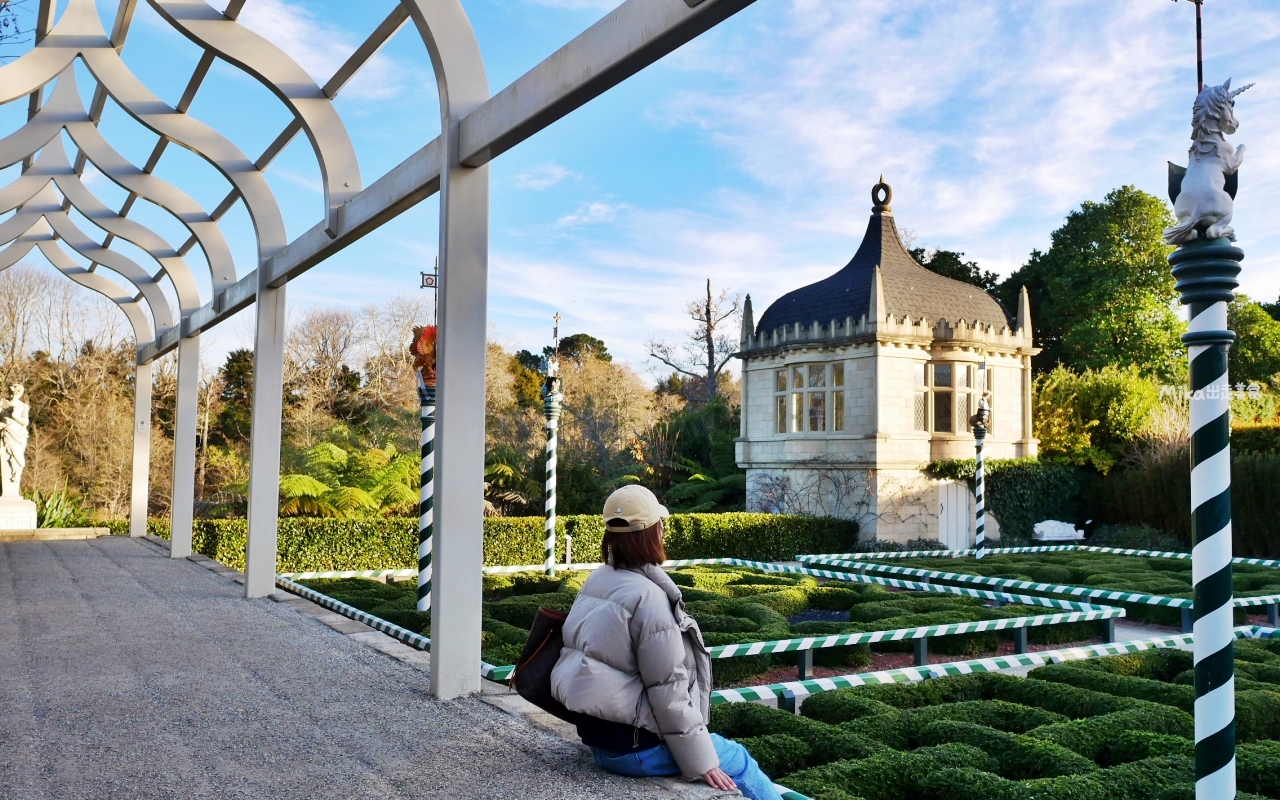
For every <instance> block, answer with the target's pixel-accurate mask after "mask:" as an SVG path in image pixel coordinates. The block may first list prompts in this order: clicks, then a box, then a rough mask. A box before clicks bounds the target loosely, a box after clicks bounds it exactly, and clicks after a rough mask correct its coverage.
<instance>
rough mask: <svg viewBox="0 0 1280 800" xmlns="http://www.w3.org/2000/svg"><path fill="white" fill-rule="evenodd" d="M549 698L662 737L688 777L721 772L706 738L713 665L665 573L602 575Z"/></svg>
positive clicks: (576, 618) (572, 621) (588, 593)
mask: <svg viewBox="0 0 1280 800" xmlns="http://www.w3.org/2000/svg"><path fill="white" fill-rule="evenodd" d="M551 693H552V694H553V695H554V696H555V698H556V699H557V700H559V701H560V702H561V703H564V704H565V706H567V707H568V708H569V709H570V710H572V711H578V712H581V713H583V714H590V715H591V716H593V717H597V718H599V719H605V720H609V721H610V722H621V723H624V724H627V725H633V726H635V727H637V728H644V729H645V730H648V731H652V732H653V733H656V734H658V735H659V736H661V737H662V740H663V741H664V742H665V743H666V744H667V746H668V747H670V748H671V754H672V755H673V756H674V757H675V760H676V763H677V764H679V765H680V770H681V772H682V773H683V774H684V776H685V777H686V778H689V779H690V780H692V779H695V778H698V777H701V776H702V775H704V774H706V773H707V772H709V771H710V770H712V769H715V768H716V767H719V766H720V759H719V757H717V756H716V750H715V745H714V744H712V742H711V735H710V734H709V733H708V732H707V719H708V717H709V713H710V708H711V658H710V656H709V655H708V654H707V648H706V645H705V644H703V642H702V632H701V631H699V630H698V623H697V622H696V621H695V620H694V619H693V617H691V616H689V615H688V614H686V613H685V610H684V600H683V599H682V597H681V595H680V589H679V588H678V587H677V586H676V585H675V583H674V582H672V580H671V578H670V577H669V576H668V575H667V573H665V572H663V571H662V568H661V567H657V566H653V565H650V566H646V567H645V568H644V569H641V570H626V569H614V568H613V567H609V566H605V567H601V568H600V569H598V570H596V571H595V572H594V573H593V574H592V575H591V577H590V578H588V579H587V582H586V583H585V584H584V585H583V587H582V590H581V591H580V592H578V598H577V599H576V600H575V601H574V602H573V608H572V609H570V611H569V618H568V619H567V620H565V624H564V649H563V650H561V651H560V660H559V661H558V662H557V663H556V667H555V669H554V670H553V671H552V672H551Z"/></svg>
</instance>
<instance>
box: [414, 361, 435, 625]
mask: <svg viewBox="0 0 1280 800" xmlns="http://www.w3.org/2000/svg"><path fill="white" fill-rule="evenodd" d="M418 403H419V407H420V413H419V417H420V419H421V421H422V473H421V474H422V479H421V481H420V483H419V490H418V610H419V611H430V610H431V534H432V529H433V528H434V525H435V511H434V506H435V478H436V453H435V449H436V387H435V384H434V383H432V384H431V385H429V386H428V385H427V383H426V382H425V381H424V380H423V379H422V375H421V374H419V375H418Z"/></svg>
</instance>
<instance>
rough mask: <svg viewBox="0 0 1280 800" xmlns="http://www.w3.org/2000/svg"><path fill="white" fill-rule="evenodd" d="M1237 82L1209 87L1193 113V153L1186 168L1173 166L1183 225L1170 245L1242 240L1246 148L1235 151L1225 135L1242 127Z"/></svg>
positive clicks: (1168, 239) (1176, 208) (1172, 189)
mask: <svg viewBox="0 0 1280 800" xmlns="http://www.w3.org/2000/svg"><path fill="white" fill-rule="evenodd" d="M1252 85H1253V84H1252V83H1250V84H1248V85H1246V86H1243V87H1241V88H1239V89H1236V90H1235V91H1232V90H1231V79H1230V78H1228V79H1227V82H1226V83H1224V84H1222V85H1221V86H1206V87H1205V88H1204V90H1203V91H1201V92H1200V94H1199V95H1197V96H1196V102H1195V104H1194V105H1193V106H1192V107H1191V141H1192V144H1191V150H1190V151H1189V161H1188V164H1187V166H1186V168H1183V167H1180V166H1178V165H1177V164H1174V163H1172V162H1170V163H1169V199H1170V200H1172V201H1173V213H1174V214H1175V215H1176V216H1177V218H1178V224H1177V225H1174V226H1173V227H1172V228H1168V229H1166V230H1165V232H1164V241H1165V244H1186V243H1187V242H1190V241H1193V240H1194V239H1196V238H1198V237H1200V236H1203V237H1204V238H1206V239H1218V238H1221V237H1224V236H1225V237H1226V238H1228V239H1230V240H1231V241H1233V242H1234V241H1235V240H1236V232H1235V231H1234V230H1232V229H1231V212H1232V203H1233V202H1234V200H1235V197H1236V187H1237V186H1238V185H1239V180H1240V176H1239V173H1238V172H1237V170H1239V169H1240V162H1242V161H1244V145H1240V146H1239V147H1237V148H1236V149H1235V150H1232V149H1231V145H1230V144H1229V143H1228V142H1227V139H1226V136H1225V134H1231V133H1235V132H1236V129H1237V128H1239V127H1240V123H1239V122H1238V121H1237V120H1236V113H1235V107H1236V103H1235V97H1236V95H1238V94H1240V93H1241V92H1243V91H1244V90H1245V89H1248V88H1249V87H1250V86H1252Z"/></svg>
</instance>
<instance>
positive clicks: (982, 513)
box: [973, 361, 989, 558]
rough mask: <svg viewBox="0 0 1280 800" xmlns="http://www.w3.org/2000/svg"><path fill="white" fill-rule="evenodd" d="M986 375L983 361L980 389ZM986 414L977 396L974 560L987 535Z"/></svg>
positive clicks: (982, 552)
mask: <svg viewBox="0 0 1280 800" xmlns="http://www.w3.org/2000/svg"><path fill="white" fill-rule="evenodd" d="M986 373H987V370H986V362H985V361H984V362H983V363H982V366H981V367H980V368H979V369H978V374H979V376H981V377H980V378H979V381H980V383H979V384H978V385H979V386H980V387H981V388H982V389H985V388H986V385H987V384H986V377H987V374H986ZM988 413H989V410H988V408H987V398H986V397H984V396H982V395H979V396H978V413H977V414H976V415H975V416H974V419H975V420H976V421H975V422H974V423H973V440H974V447H975V448H977V455H976V461H977V468H976V469H975V470H974V476H973V499H974V513H973V519H974V523H973V527H974V534H973V557H974V558H982V557H983V556H985V555H986V554H987V534H986V530H987V523H986V514H987V511H986V499H985V495H986V487H985V485H984V484H985V482H986V481H985V477H984V475H983V469H982V445H983V443H984V440H985V439H986V438H987V414H988Z"/></svg>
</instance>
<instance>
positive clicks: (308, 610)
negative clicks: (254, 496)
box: [140, 534, 742, 800]
mask: <svg viewBox="0 0 1280 800" xmlns="http://www.w3.org/2000/svg"><path fill="white" fill-rule="evenodd" d="M140 538H142V539H143V540H144V541H147V542H149V543H150V544H152V545H155V546H156V547H158V548H160V549H161V550H163V551H164V552H165V553H166V554H167V553H168V552H169V541H168V540H167V539H161V538H160V537H158V536H155V535H153V534H147V535H146V536H144V537H140ZM187 560H188V561H191V562H193V563H196V564H199V565H200V566H202V567H204V568H205V569H207V570H209V571H210V572H212V573H214V574H215V575H222V576H226V577H227V578H229V579H230V580H231V581H233V582H235V583H238V584H244V573H243V572H240V571H239V570H235V569H232V568H231V567H228V566H226V565H225V564H222V563H220V562H218V561H214V560H213V559H212V558H209V557H208V556H206V555H203V554H201V553H193V554H192V555H189V556H187ZM269 597H270V598H271V599H272V600H274V601H276V602H277V603H281V604H283V605H287V606H289V607H291V608H293V609H294V610H296V611H298V612H300V613H302V614H305V615H307V616H309V617H311V618H313V619H315V620H316V621H318V622H321V623H323V624H324V625H327V626H328V627H330V628H332V629H333V630H335V631H337V632H338V633H341V634H343V635H344V636H348V637H350V638H351V640H352V641H356V642H359V643H360V644H362V645H364V646H366V647H368V648H370V649H372V650H376V651H378V652H379V653H382V654H383V655H386V656H389V657H391V658H394V659H395V660H397V661H400V662H402V663H404V664H406V665H408V666H409V667H411V668H413V669H416V670H419V671H421V672H430V671H431V654H430V653H426V652H423V651H421V650H418V649H416V648H413V647H410V646H409V645H407V644H404V643H402V642H399V641H397V640H396V639H393V638H391V637H390V636H387V635H386V634H384V633H382V632H380V631H378V630H375V629H374V628H371V627H369V626H368V625H365V624H364V623H363V622H357V621H356V620H353V619H349V618H347V617H344V616H342V615H341V614H338V613H336V612H333V611H330V610H329V609H327V608H325V607H323V606H321V605H318V604H316V603H313V602H311V601H310V600H307V599H304V598H302V597H298V596H297V595H295V594H290V593H289V592H286V591H284V590H283V589H276V590H275V591H273V592H272V593H271V594H270V595H269ZM476 699H478V700H480V701H481V702H483V703H487V704H488V705H491V706H493V707H494V708H497V709H499V710H501V711H504V712H505V713H507V714H509V715H511V716H513V717H516V718H518V719H521V720H524V721H525V722H528V723H529V724H530V725H532V726H534V727H535V728H538V729H540V730H543V731H545V732H547V733H551V734H553V735H555V736H558V737H559V738H561V739H563V740H564V741H566V742H570V743H572V744H574V745H576V746H577V747H579V748H580V749H581V750H582V752H583V753H584V754H586V755H587V756H588V757H589V756H590V753H591V750H590V749H589V748H588V747H587V746H586V745H584V744H582V741H581V740H580V739H579V738H578V731H577V729H576V728H575V727H574V726H573V725H570V724H569V723H567V722H565V721H564V720H561V719H559V718H558V717H554V716H552V715H551V714H548V713H546V712H545V711H543V710H542V709H540V708H538V707H537V706H535V705H533V704H532V703H530V702H528V701H527V700H525V699H524V698H523V697H521V696H520V695H518V694H516V693H515V691H513V690H512V689H511V688H510V687H508V686H507V685H506V684H505V683H496V682H494V681H490V680H485V679H483V678H482V679H481V680H480V694H479V695H476ZM636 780H644V781H646V782H648V783H650V784H654V785H657V786H659V787H661V788H663V789H665V790H666V791H668V792H670V793H672V794H673V795H675V796H677V797H680V798H688V800H716V798H724V797H741V796H742V795H741V794H740V793H739V792H737V791H734V792H723V791H720V790H718V789H713V788H712V787H710V786H706V785H703V784H697V783H689V782H687V781H683V780H680V779H678V778H643V779H640V778H637V779H636Z"/></svg>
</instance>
